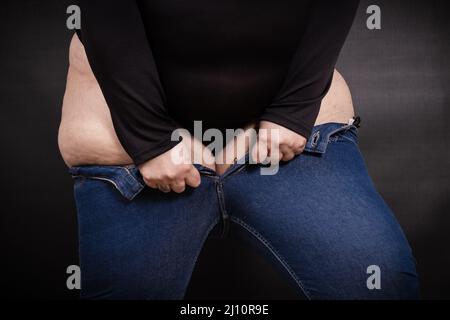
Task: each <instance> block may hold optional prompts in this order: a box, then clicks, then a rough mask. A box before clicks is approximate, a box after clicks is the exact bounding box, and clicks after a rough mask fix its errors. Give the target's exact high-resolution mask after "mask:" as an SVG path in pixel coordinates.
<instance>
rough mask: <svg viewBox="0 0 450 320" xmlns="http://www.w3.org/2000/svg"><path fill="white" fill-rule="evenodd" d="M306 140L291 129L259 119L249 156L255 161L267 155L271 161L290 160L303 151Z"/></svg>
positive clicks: (263, 160) (260, 161) (264, 159)
mask: <svg viewBox="0 0 450 320" xmlns="http://www.w3.org/2000/svg"><path fill="white" fill-rule="evenodd" d="M306 142H307V140H306V139H305V138H304V137H303V136H301V135H300V134H298V133H296V132H294V131H292V130H289V129H287V128H285V127H283V126H280V125H278V124H276V123H273V122H269V121H261V122H260V125H259V133H258V140H257V142H256V144H255V145H254V146H253V148H252V151H251V157H252V159H253V160H254V161H255V162H256V163H263V162H265V161H266V160H267V158H268V157H270V162H271V163H278V162H279V161H280V160H281V161H290V160H292V159H293V158H294V157H295V156H296V155H298V154H300V153H302V152H303V150H304V149H305V146H306Z"/></svg>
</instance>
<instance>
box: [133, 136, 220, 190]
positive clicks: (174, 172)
mask: <svg viewBox="0 0 450 320" xmlns="http://www.w3.org/2000/svg"><path fill="white" fill-rule="evenodd" d="M194 160H199V163H200V164H201V165H203V166H205V167H208V168H211V169H213V170H214V169H215V166H214V156H213V155H212V154H211V152H210V151H209V150H208V149H207V148H206V147H205V146H204V145H203V144H202V143H201V142H200V141H198V140H196V139H195V138H193V137H191V136H185V135H183V140H182V141H181V142H180V143H179V144H177V145H176V146H175V147H173V148H172V149H170V150H169V151H167V152H165V153H163V154H161V155H159V156H157V157H156V158H153V159H151V160H149V161H147V162H145V163H143V164H142V165H140V166H139V171H140V172H141V175H142V177H143V179H144V181H145V183H146V184H147V185H148V186H149V187H151V188H154V189H159V190H161V191H162V192H165V193H167V192H170V191H174V192H176V193H182V192H183V191H185V189H186V185H188V186H191V187H193V188H197V187H198V186H199V185H200V182H201V179H200V173H199V172H198V170H197V169H196V168H195V166H193V165H192V163H195V162H194Z"/></svg>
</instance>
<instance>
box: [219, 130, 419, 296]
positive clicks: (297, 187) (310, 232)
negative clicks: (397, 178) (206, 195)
mask: <svg viewBox="0 0 450 320" xmlns="http://www.w3.org/2000/svg"><path fill="white" fill-rule="evenodd" d="M336 128H339V126H337V125H336V124H335V125H331V126H330V125H322V126H319V128H315V132H314V133H317V132H318V131H319V133H321V134H322V136H321V137H320V136H319V138H317V135H316V138H314V139H316V140H315V141H314V146H312V145H311V141H308V150H307V151H306V152H305V153H304V154H302V155H300V156H298V157H296V158H295V159H294V160H292V161H290V162H288V163H286V164H282V165H281V166H280V168H279V171H278V173H277V174H275V175H272V176H267V175H266V176H265V175H261V174H260V170H259V168H258V167H251V166H248V167H247V168H246V169H245V170H243V171H241V172H240V173H239V174H236V175H234V176H232V177H230V178H229V179H228V181H227V184H226V189H225V192H226V195H227V198H228V199H229V211H230V214H231V216H232V220H233V221H234V222H236V223H237V224H238V225H240V226H241V227H242V228H244V229H246V230H247V231H248V233H249V234H251V236H252V237H254V238H257V239H258V240H259V241H258V243H260V244H261V247H263V248H264V249H265V250H268V251H270V254H271V255H272V256H274V257H276V261H278V262H279V263H280V264H281V265H282V266H283V269H284V270H285V271H287V273H288V274H289V276H290V277H291V278H292V279H293V280H294V281H295V283H296V285H297V286H298V287H299V289H301V290H302V291H303V293H304V294H305V295H306V296H307V297H308V298H312V299H316V298H318V299H326V298H330V299H344V298H356V299H366V298H386V299H391V298H417V297H418V283H417V275H416V269H415V260H414V258H413V256H412V253H411V249H410V247H409V245H408V242H407V240H406V238H405V236H404V234H403V232H402V230H401V228H400V226H399V224H398V222H397V221H396V219H395V217H394V215H393V214H392V212H391V210H390V209H389V207H388V206H387V205H386V203H385V202H384V201H383V199H382V198H381V197H380V195H379V194H378V192H377V191H376V189H375V187H374V185H373V183H372V181H371V179H370V177H369V175H368V173H367V170H366V167H365V164H364V161H363V158H362V156H361V154H360V151H359V149H358V145H357V139H356V138H357V136H356V134H357V130H356V128H354V127H352V126H351V127H348V126H342V128H349V129H345V130H337V131H336ZM311 139H313V138H311ZM315 147H317V148H315ZM315 151H317V152H315ZM374 266H375V267H374ZM374 268H375V269H374ZM377 268H379V271H380V273H379V274H378V270H376V269H377ZM373 270H375V272H376V273H377V274H376V275H375V276H378V275H380V277H379V278H378V277H377V278H373V277H372V278H371V277H370V276H371V273H372V272H373ZM368 272H369V273H368ZM378 279H380V281H381V282H380V283H378V282H377V280H378ZM373 281H375V282H373ZM368 282H369V283H368ZM374 284H375V288H374V286H373V285H374ZM378 284H379V285H380V288H378ZM369 287H370V288H372V290H370V289H369Z"/></svg>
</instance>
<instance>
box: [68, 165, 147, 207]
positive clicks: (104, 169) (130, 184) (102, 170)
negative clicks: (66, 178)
mask: <svg viewBox="0 0 450 320" xmlns="http://www.w3.org/2000/svg"><path fill="white" fill-rule="evenodd" d="M69 174H70V175H72V177H73V178H82V179H81V180H79V179H76V182H75V183H76V185H75V186H77V184H80V183H83V181H86V179H87V180H89V179H92V180H102V181H105V182H108V183H110V184H111V185H112V186H113V187H114V188H115V189H116V190H117V191H119V192H120V194H121V195H122V196H123V197H125V198H126V199H128V200H133V199H134V198H135V197H136V196H137V195H138V194H139V193H140V192H141V191H142V190H143V189H144V187H145V183H144V181H143V179H142V177H141V175H140V173H139V170H138V169H137V168H136V167H135V166H134V165H130V166H77V167H71V168H70V169H69Z"/></svg>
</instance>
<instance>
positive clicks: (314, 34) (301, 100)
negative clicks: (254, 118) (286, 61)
mask: <svg viewBox="0 0 450 320" xmlns="http://www.w3.org/2000/svg"><path fill="white" fill-rule="evenodd" d="M358 4H359V0H344V1H327V0H314V1H312V2H311V5H310V8H309V12H308V21H307V23H306V27H305V31H304V33H303V35H302V37H301V40H300V43H299V45H298V48H297V50H296V52H295V54H294V55H293V57H292V60H291V64H290V66H289V69H288V72H287V74H286V77H285V80H284V83H283V85H282V87H281V88H280V90H279V92H278V93H277V95H276V96H275V98H274V99H273V102H272V104H271V105H269V106H268V107H267V108H266V110H265V112H264V113H263V115H262V116H261V120H265V121H270V122H272V123H275V124H278V125H281V126H283V127H285V128H287V129H290V130H291V131H294V132H295V133H297V134H299V135H301V136H303V137H304V138H306V139H307V138H308V137H309V135H310V133H311V130H312V128H313V126H314V122H315V120H316V118H317V115H318V113H319V108H320V103H321V101H322V99H323V97H324V96H325V95H326V93H327V92H328V89H329V88H330V85H331V81H332V78H333V71H334V68H335V65H336V62H337V59H338V56H339V53H340V51H341V49H342V47H343V44H344V41H345V39H346V37H347V35H348V32H349V30H350V27H351V25H352V23H353V19H354V16H355V13H356V10H357V8H358Z"/></svg>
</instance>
